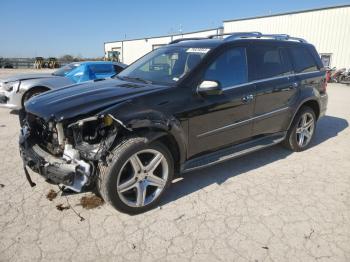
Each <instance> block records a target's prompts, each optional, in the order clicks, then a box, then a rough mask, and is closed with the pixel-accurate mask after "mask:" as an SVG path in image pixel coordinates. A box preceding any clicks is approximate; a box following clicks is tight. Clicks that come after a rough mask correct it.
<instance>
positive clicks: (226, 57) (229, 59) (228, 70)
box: [204, 47, 248, 87]
mask: <svg viewBox="0 0 350 262" xmlns="http://www.w3.org/2000/svg"><path fill="white" fill-rule="evenodd" d="M247 68H248V67H247V57H246V49H245V48H243V47H237V48H233V49H230V50H228V51H225V52H224V53H223V54H221V55H220V56H219V57H218V58H217V59H216V60H215V61H214V62H213V63H212V64H211V65H210V66H209V68H208V69H207V71H206V72H205V74H204V79H205V80H214V81H218V82H219V83H220V84H221V86H222V87H229V86H234V85H239V84H243V83H246V82H247V81H248V69H247Z"/></svg>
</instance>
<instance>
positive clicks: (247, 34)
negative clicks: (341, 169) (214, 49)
mask: <svg viewBox="0 0 350 262" xmlns="http://www.w3.org/2000/svg"><path fill="white" fill-rule="evenodd" d="M220 36H222V37H223V36H228V37H226V38H225V39H224V41H233V40H237V39H242V38H268V39H275V40H283V41H288V40H292V41H299V42H301V43H307V41H306V40H305V39H303V38H299V37H292V36H290V35H287V34H262V33H260V32H237V33H223V34H215V35H210V36H208V37H189V38H179V39H175V40H173V41H171V42H170V43H169V45H170V44H176V43H179V42H182V41H190V40H202V39H213V38H215V37H220Z"/></svg>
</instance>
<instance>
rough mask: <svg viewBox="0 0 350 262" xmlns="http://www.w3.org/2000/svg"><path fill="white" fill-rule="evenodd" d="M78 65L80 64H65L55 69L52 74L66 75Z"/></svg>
mask: <svg viewBox="0 0 350 262" xmlns="http://www.w3.org/2000/svg"><path fill="white" fill-rule="evenodd" d="M78 66H80V64H68V65H65V66H64V67H62V68H60V69H58V70H56V71H55V72H53V73H52V74H53V75H55V76H66V75H67V74H68V73H69V72H71V71H72V70H74V69H75V68H77V67H78Z"/></svg>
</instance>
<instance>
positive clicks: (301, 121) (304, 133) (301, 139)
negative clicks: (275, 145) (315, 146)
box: [283, 106, 316, 152]
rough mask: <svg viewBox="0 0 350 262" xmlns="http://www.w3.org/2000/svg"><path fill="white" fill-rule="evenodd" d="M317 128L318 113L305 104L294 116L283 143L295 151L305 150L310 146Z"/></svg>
mask: <svg viewBox="0 0 350 262" xmlns="http://www.w3.org/2000/svg"><path fill="white" fill-rule="evenodd" d="M315 130H316V115H315V112H314V110H312V109H311V108H310V107H308V106H303V107H302V108H301V109H300V110H299V112H298V113H297V114H296V116H295V117H294V120H293V122H292V125H291V126H290V128H289V130H288V132H287V136H286V138H285V140H284V142H283V145H284V146H285V147H286V148H288V149H290V150H292V151H294V152H300V151H304V150H305V149H307V148H308V147H309V146H310V142H311V141H312V138H313V137H314V134H315Z"/></svg>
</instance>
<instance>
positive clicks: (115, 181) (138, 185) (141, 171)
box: [97, 137, 174, 214]
mask: <svg viewBox="0 0 350 262" xmlns="http://www.w3.org/2000/svg"><path fill="white" fill-rule="evenodd" d="M110 156H111V158H110V159H108V160H107V165H105V164H104V163H99V165H98V170H99V177H98V179H97V188H98V190H99V192H100V194H101V196H102V197H103V199H104V200H105V201H106V202H108V203H109V204H111V205H112V206H113V207H114V208H115V209H117V210H119V211H121V212H123V213H128V214H139V213H142V212H145V211H147V210H150V209H152V208H153V207H155V206H156V205H157V204H158V203H159V201H160V199H161V197H162V196H163V194H164V192H165V191H166V189H167V188H168V187H169V185H170V184H171V181H172V179H173V176H174V161H173V157H172V155H171V153H170V152H169V150H168V148H167V147H166V146H165V145H164V144H162V143H160V142H154V143H151V144H148V143H146V140H145V138H143V137H131V138H128V139H126V140H124V141H123V142H121V143H120V144H119V145H118V146H117V147H116V148H114V150H112V153H111V155H110ZM135 156H136V157H135ZM152 163H154V168H153V167H152V166H153V165H152Z"/></svg>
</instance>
